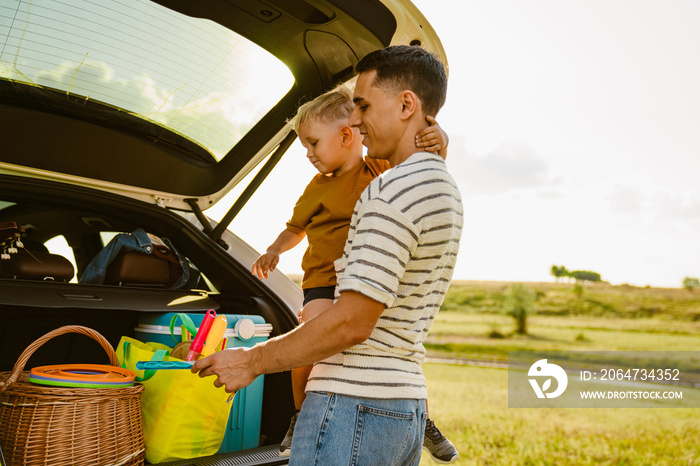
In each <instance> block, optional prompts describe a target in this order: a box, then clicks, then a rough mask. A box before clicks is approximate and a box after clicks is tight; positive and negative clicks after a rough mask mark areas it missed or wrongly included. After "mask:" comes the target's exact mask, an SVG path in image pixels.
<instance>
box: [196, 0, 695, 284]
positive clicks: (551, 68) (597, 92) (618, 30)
mask: <svg viewBox="0 0 700 466" xmlns="http://www.w3.org/2000/svg"><path fill="white" fill-rule="evenodd" d="M414 3H415V4H416V5H417V6H418V8H419V9H420V10H421V11H422V12H423V14H424V15H425V16H426V18H427V19H428V21H429V22H430V23H431V24H432V25H433V27H434V28H435V30H436V31H437V33H438V35H439V36H440V38H441V40H442V43H443V46H444V47H445V50H446V53H447V57H448V62H449V84H448V97H447V103H446V105H445V107H444V108H443V109H442V110H441V112H440V113H439V115H438V121H439V123H440V125H441V126H442V127H443V128H444V129H445V130H446V131H447V133H448V134H449V135H450V144H449V147H448V159H447V163H448V167H449V170H450V172H451V173H452V174H453V176H454V178H455V180H456V182H457V183H458V185H459V188H460V191H461V193H462V197H463V201H464V207H465V224H464V233H463V236H462V242H461V247H460V254H459V258H458V262H457V266H456V269H455V274H454V279H458V280H496V281H529V282H533V281H552V280H553V277H552V276H551V275H550V273H549V272H550V270H551V267H552V265H563V266H565V267H566V268H567V269H568V270H570V271H572V270H591V271H595V272H598V273H600V274H601V276H602V279H603V280H605V281H609V282H610V283H613V284H625V283H626V284H631V285H636V286H646V285H651V286H659V287H679V286H681V283H682V280H683V278H684V277H686V276H691V277H698V276H700V247H699V245H698V242H699V241H700V184H698V182H697V179H698V175H699V174H700V86H699V85H698V83H700V59H698V55H697V54H698V44H700V28H698V27H697V25H698V24H700V2H698V1H697V0H673V1H661V0H655V1H650V0H613V1H610V0H414ZM314 174H315V170H314V168H313V167H312V166H311V165H310V164H309V163H308V161H307V160H306V159H305V156H304V151H303V149H302V148H301V145H300V144H299V143H298V141H297V142H295V144H294V146H293V148H292V149H291V150H290V151H289V152H288V153H287V154H286V155H285V156H284V157H283V158H282V160H281V161H280V163H279V165H278V167H277V168H276V169H275V170H273V173H272V174H271V175H270V177H269V178H268V179H267V180H266V181H265V183H264V184H263V186H262V188H261V189H260V191H259V192H260V194H256V195H255V196H254V197H253V199H251V202H249V203H248V205H247V206H246V207H245V209H244V210H243V211H242V212H241V214H240V215H239V216H238V217H237V218H236V219H235V220H234V222H233V223H232V225H231V227H230V228H231V229H232V230H233V231H234V232H236V233H237V234H238V235H239V236H241V237H242V238H243V239H245V240H246V241H247V242H248V243H249V244H250V245H251V246H253V247H255V248H256V249H257V250H259V251H264V250H265V249H266V248H267V246H268V245H269V244H270V243H271V242H272V241H274V239H275V238H276V237H277V235H278V234H279V233H280V232H281V231H282V229H284V226H285V222H286V221H287V220H288V218H289V217H290V216H291V212H292V208H293V206H294V203H295V201H296V199H297V198H298V196H299V195H301V193H302V191H303V188H304V186H305V185H306V183H308V181H309V180H310V179H311V177H312V176H313V175H314ZM222 204H225V203H222ZM222 207H223V205H222V206H219V207H218V208H219V209H221V208H222ZM222 210H223V209H222ZM207 213H208V214H213V215H212V216H213V217H216V213H215V211H212V212H209V211H208V212H207ZM305 247H306V244H305V243H302V244H301V245H299V246H297V248H295V249H294V250H292V251H289V252H287V253H285V254H283V255H282V258H281V261H280V265H279V268H280V270H282V271H283V272H285V273H288V274H298V273H301V267H300V262H301V257H302V254H303V251H304V249H305Z"/></svg>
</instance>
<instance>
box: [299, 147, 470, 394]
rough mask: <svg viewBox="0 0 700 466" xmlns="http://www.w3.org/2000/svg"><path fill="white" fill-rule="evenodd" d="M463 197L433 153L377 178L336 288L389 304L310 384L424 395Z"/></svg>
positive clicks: (357, 216) (359, 209)
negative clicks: (430, 338)
mask: <svg viewBox="0 0 700 466" xmlns="http://www.w3.org/2000/svg"><path fill="white" fill-rule="evenodd" d="M462 222H463V210H462V200H461V197H460V194H459V190H458V189H457V185H456V183H455V182H454V180H453V179H452V176H450V174H449V173H448V172H447V168H446V166H445V162H444V160H443V159H442V158H440V157H439V156H437V155H434V154H430V153H427V152H419V153H416V154H413V155H412V156H411V157H409V158H408V159H407V160H406V161H404V162H403V163H402V164H400V165H398V166H396V167H394V168H393V169H391V170H389V171H388V172H386V173H384V174H383V175H381V176H379V177H378V178H375V179H374V180H372V182H371V183H370V184H369V186H368V187H367V189H366V190H365V191H364V192H363V193H362V196H361V197H360V199H359V201H357V204H356V206H355V211H354V213H353V216H352V219H351V222H350V231H349V233H348V239H347V242H346V243H345V249H344V252H343V256H342V257H341V258H340V259H338V260H337V261H336V270H337V272H338V286H337V289H336V293H342V292H343V291H356V292H359V293H362V294H363V295H365V296H368V297H370V298H372V299H374V300H375V301H378V302H381V303H383V304H384V305H385V306H386V309H385V310H384V312H383V313H382V315H381V317H380V318H379V321H378V322H377V325H376V327H375V328H374V331H373V332H372V335H371V336H370V337H369V339H367V340H366V341H365V342H363V343H361V344H359V345H355V346H353V347H351V348H349V349H347V350H345V351H343V352H342V353H339V354H337V355H335V356H332V357H330V358H328V359H326V360H324V361H321V362H318V363H316V365H315V366H314V368H313V370H312V372H311V375H310V377H309V380H308V383H307V385H306V390H307V391H321V392H331V393H339V394H343V395H349V396H358V397H363V398H402V399H425V398H427V390H426V387H425V378H424V377H423V372H422V370H421V364H422V362H423V360H424V359H425V348H424V347H423V340H425V337H426V335H427V334H428V330H430V327H431V325H432V323H433V320H434V319H435V315H436V314H437V312H438V310H439V308H440V305H441V304H442V301H443V299H444V297H445V292H446V291H447V288H448V287H449V285H450V280H451V279H452V273H453V271H454V266H455V262H456V259H457V251H458V249H459V240H460V237H461V235H462Z"/></svg>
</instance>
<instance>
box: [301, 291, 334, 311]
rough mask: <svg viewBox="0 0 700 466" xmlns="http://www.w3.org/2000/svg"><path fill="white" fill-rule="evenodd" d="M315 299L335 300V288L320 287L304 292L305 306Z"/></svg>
mask: <svg viewBox="0 0 700 466" xmlns="http://www.w3.org/2000/svg"><path fill="white" fill-rule="evenodd" d="M314 299H335V286H319V287H317V288H307V289H305V290H304V306H306V305H307V304H308V303H310V302H311V301H313V300H314Z"/></svg>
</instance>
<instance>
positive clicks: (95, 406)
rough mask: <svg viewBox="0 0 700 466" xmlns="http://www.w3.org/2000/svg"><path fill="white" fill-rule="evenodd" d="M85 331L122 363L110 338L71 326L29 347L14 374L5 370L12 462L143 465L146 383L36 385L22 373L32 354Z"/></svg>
mask: <svg viewBox="0 0 700 466" xmlns="http://www.w3.org/2000/svg"><path fill="white" fill-rule="evenodd" d="M66 333H80V334H83V335H87V336H89V337H91V338H93V339H94V340H96V341H97V342H98V343H99V344H100V345H101V346H102V347H103V348H104V350H105V351H106V352H107V355H108V356H109V359H110V363H111V364H112V365H114V366H118V365H119V363H118V361H117V356H116V354H115V352H114V349H112V347H111V345H110V344H109V342H108V341H107V340H106V339H105V338H104V337H103V336H102V335H100V334H99V333H97V332H96V331H94V330H92V329H89V328H87V327H81V326H77V325H69V326H65V327H61V328H58V329H56V330H53V331H51V332H49V333H47V334H46V335H44V336H43V337H41V338H39V339H38V340H36V341H35V342H34V343H32V344H31V345H29V347H27V349H26V350H24V352H23V353H22V354H21V355H20V357H19V359H18V360H17V363H16V364H15V367H14V368H13V370H12V372H5V373H0V446H1V447H2V451H3V453H4V455H5V461H7V464H8V465H9V466H19V465H22V466H34V465H36V466H39V465H41V466H44V465H52V466H53V465H56V466H58V465H66V466H69V465H70V466H77V465H85V466H88V465H89V466H95V465H115V466H117V465H129V466H130V465H142V464H144V443H143V423H142V414H141V404H140V400H141V393H142V392H143V386H142V385H138V384H136V385H134V386H131V387H121V388H115V387H106V388H65V387H53V386H41V385H35V384H32V383H30V382H29V381H28V379H29V373H28V372H23V370H24V366H25V364H26V363H27V361H28V360H29V357H30V356H31V355H32V354H33V353H34V351H36V349H37V348H39V347H40V346H41V345H43V344H44V343H46V342H47V341H48V340H50V339H51V338H53V337H56V336H59V335H63V334H66Z"/></svg>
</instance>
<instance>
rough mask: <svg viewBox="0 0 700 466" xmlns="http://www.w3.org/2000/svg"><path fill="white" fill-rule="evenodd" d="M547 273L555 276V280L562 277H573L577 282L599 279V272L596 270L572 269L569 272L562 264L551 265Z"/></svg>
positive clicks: (596, 280)
mask: <svg viewBox="0 0 700 466" xmlns="http://www.w3.org/2000/svg"><path fill="white" fill-rule="evenodd" d="M549 273H550V275H552V276H553V277H554V278H556V279H557V281H559V280H560V279H562V278H573V279H574V280H576V281H577V282H599V281H601V278H600V274H599V273H597V272H591V271H590V270H574V271H571V272H569V271H568V270H567V269H566V267H564V266H563V265H553V266H552V268H551V270H550V272H549Z"/></svg>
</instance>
